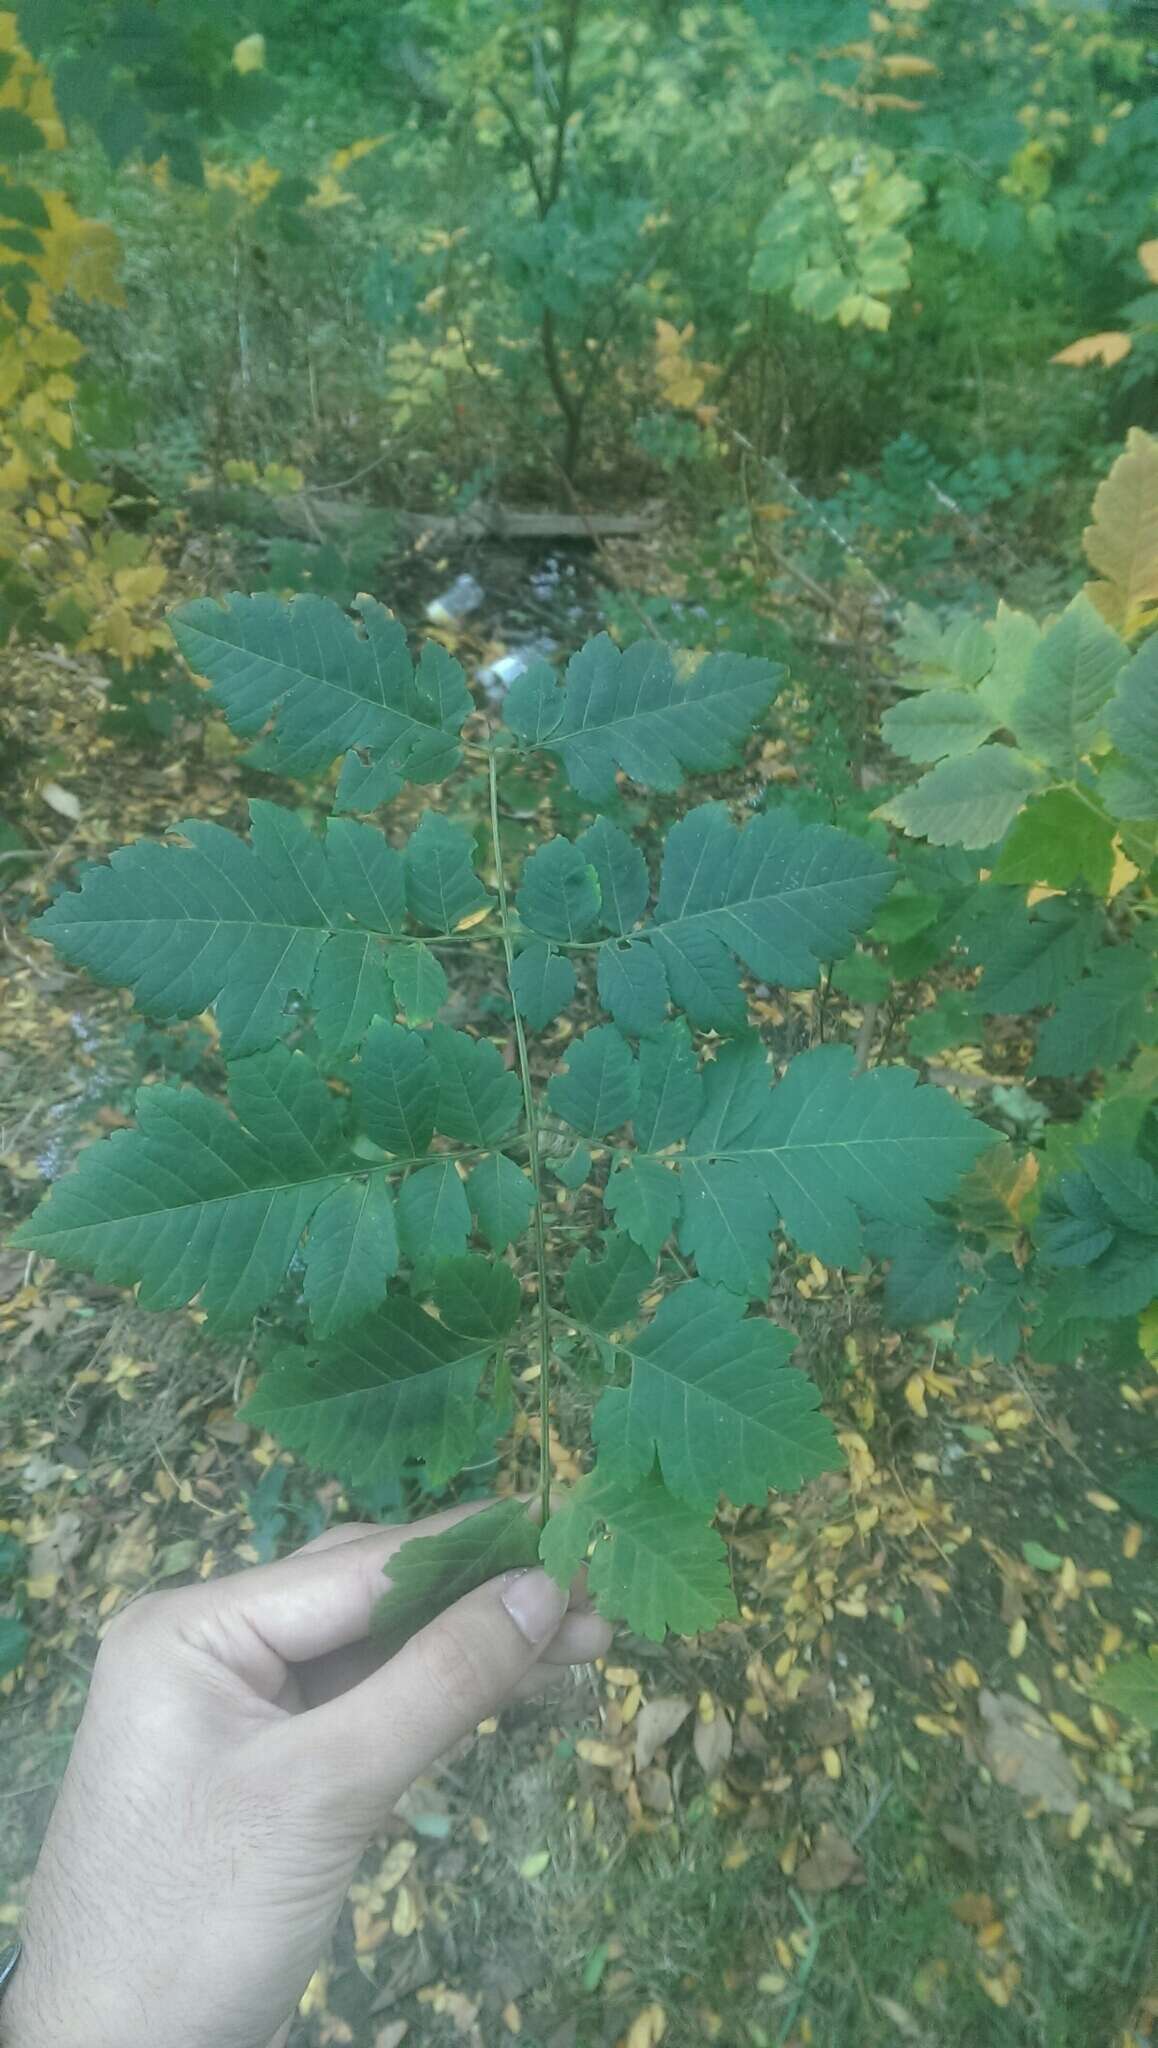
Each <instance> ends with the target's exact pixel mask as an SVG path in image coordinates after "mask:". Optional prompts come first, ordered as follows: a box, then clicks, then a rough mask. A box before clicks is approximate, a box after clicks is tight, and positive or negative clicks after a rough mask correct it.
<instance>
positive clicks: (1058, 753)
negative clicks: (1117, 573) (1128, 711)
mask: <svg viewBox="0 0 1158 2048" xmlns="http://www.w3.org/2000/svg"><path fill="white" fill-rule="evenodd" d="M1126 658H1127V656H1126V649H1125V647H1124V645H1123V643H1122V641H1121V640H1119V638H1118V635H1117V634H1116V633H1115V632H1113V631H1112V630H1111V628H1110V627H1109V626H1107V625H1106V623H1105V621H1104V619H1102V618H1101V616H1100V615H1099V613H1098V612H1097V611H1095V609H1094V607H1093V605H1092V604H1091V603H1090V600H1089V598H1088V597H1087V596H1086V595H1085V593H1084V592H1082V593H1081V594H1080V595H1079V596H1078V597H1075V599H1074V601H1073V603H1072V604H1071V605H1070V606H1069V607H1068V609H1067V610H1066V611H1065V612H1064V613H1063V615H1062V617H1061V618H1060V619H1059V620H1058V623H1057V625H1056V626H1054V627H1052V628H1051V630H1050V631H1049V632H1048V633H1047V634H1046V635H1045V638H1044V639H1043V640H1042V641H1040V642H1039V644H1038V646H1037V647H1036V648H1035V649H1034V651H1033V654H1032V655H1031V657H1030V661H1029V670H1028V674H1027V678H1026V685H1025V690H1024V692H1023V694H1022V695H1021V696H1020V697H1019V698H1018V699H1017V702H1016V703H1015V704H1014V706H1013V709H1012V712H1011V714H1010V724H1011V727H1012V730H1013V735H1014V738H1015V739H1016V741H1017V743H1018V746H1019V747H1021V748H1022V749H1023V750H1024V751H1025V753H1027V754H1028V755H1030V757H1031V758H1032V759H1033V760H1035V761H1042V762H1044V763H1045V765H1046V767H1047V768H1049V769H1051V770H1052V771H1053V773H1054V774H1055V775H1057V776H1060V777H1061V779H1062V780H1063V781H1069V780H1072V779H1073V777H1074V776H1075V775H1076V774H1077V772H1078V765H1079V763H1080V762H1081V760H1082V758H1083V756H1084V755H1086V754H1088V753H1089V750H1090V748H1091V746H1092V745H1093V743H1094V740H1095V739H1096V738H1097V735H1098V732H1099V730H1100V728H1101V727H1102V725H1103V723H1104V714H1105V710H1106V706H1107V704H1108V703H1109V700H1110V697H1111V694H1112V692H1113V688H1114V682H1115V679H1116V677H1117V675H1118V671H1119V670H1120V669H1121V668H1122V666H1123V665H1124V663H1125V661H1126Z"/></svg>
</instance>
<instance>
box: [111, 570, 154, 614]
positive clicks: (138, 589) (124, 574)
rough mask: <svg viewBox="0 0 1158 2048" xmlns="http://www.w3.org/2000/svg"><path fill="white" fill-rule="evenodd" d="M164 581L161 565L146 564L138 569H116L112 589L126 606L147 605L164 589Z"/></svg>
mask: <svg viewBox="0 0 1158 2048" xmlns="http://www.w3.org/2000/svg"><path fill="white" fill-rule="evenodd" d="M166 581H167V575H166V571H165V568H164V565H163V563H160V562H146V563H144V564H143V565H142V567H141V568H139V569H118V570H117V571H116V573H115V575H114V576H113V588H114V589H115V591H116V593H117V596H118V597H120V598H123V600H124V602H125V603H126V604H147V603H148V601H149V599H150V598H151V597H156V596H158V595H159V593H160V592H161V591H162V590H163V589H164V587H165V584H166Z"/></svg>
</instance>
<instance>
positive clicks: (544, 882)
mask: <svg viewBox="0 0 1158 2048" xmlns="http://www.w3.org/2000/svg"><path fill="white" fill-rule="evenodd" d="M600 902H601V894H600V888H599V878H598V876H597V874H596V872H595V869H594V868H593V867H592V866H591V865H590V863H589V862H588V861H586V860H585V859H584V857H583V855H582V853H581V852H580V851H579V848H578V847H577V846H573V845H572V844H571V841H570V840H569V839H548V840H547V841H546V843H545V845H543V846H539V847H536V849H535V851H534V853H532V854H531V856H530V858H529V859H528V860H527V861H526V863H525V864H524V867H523V879H522V885H521V887H520V889H519V893H518V895H517V897H516V899H515V903H516V908H517V909H518V913H519V916H520V917H521V918H522V920H523V923H524V924H525V925H526V927H527V929H528V931H532V932H538V933H539V934H540V936H541V937H543V938H545V939H563V940H567V939H582V938H586V936H587V934H588V933H589V932H590V931H591V929H592V926H593V925H594V924H595V921H596V919H597V918H598V916H599V905H600Z"/></svg>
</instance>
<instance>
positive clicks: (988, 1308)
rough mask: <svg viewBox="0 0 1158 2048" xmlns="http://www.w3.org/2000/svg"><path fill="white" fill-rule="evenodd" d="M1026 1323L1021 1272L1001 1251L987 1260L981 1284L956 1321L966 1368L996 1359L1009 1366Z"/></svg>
mask: <svg viewBox="0 0 1158 2048" xmlns="http://www.w3.org/2000/svg"><path fill="white" fill-rule="evenodd" d="M1027 1320H1028V1316H1027V1308H1026V1301H1025V1292H1024V1286H1023V1282H1022V1277H1021V1273H1020V1271H1019V1269H1018V1267H1017V1266H1016V1264H1015V1263H1014V1261H1013V1260H1012V1259H1011V1258H1009V1257H1008V1255H1007V1254H1005V1253H1004V1252H1002V1253H999V1254H998V1256H997V1257H996V1258H992V1259H990V1261H989V1263H988V1265H987V1266H986V1268H985V1275H984V1280H983V1284H982V1285H981V1287H980V1288H979V1289H978V1291H977V1293H976V1294H971V1295H970V1297H969V1299H968V1301H967V1302H966V1303H965V1306H964V1308H963V1309H962V1310H961V1313H960V1315H959V1316H958V1318H957V1342H958V1344H959V1346H960V1351H961V1357H962V1359H963V1360H964V1363H965V1364H966V1365H970V1364H972V1363H973V1361H974V1360H975V1359H987V1358H996V1359H997V1360H999V1362H1000V1363H1001V1364H1002V1365H1012V1363H1013V1361H1014V1359H1015V1358H1016V1356H1017V1353H1018V1350H1019V1349H1020V1346H1021V1331H1022V1326H1023V1324H1024V1323H1025V1322H1026V1321H1027Z"/></svg>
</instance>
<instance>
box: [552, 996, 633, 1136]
mask: <svg viewBox="0 0 1158 2048" xmlns="http://www.w3.org/2000/svg"><path fill="white" fill-rule="evenodd" d="M638 1099H639V1068H638V1066H637V1064H636V1062H635V1060H634V1059H633V1058H632V1055H631V1050H630V1048H629V1047H628V1046H627V1045H625V1043H624V1041H623V1039H622V1038H621V1037H620V1035H619V1033H618V1031H613V1030H612V1028H611V1026H610V1025H609V1024H600V1025H598V1026H597V1028H596V1029H595V1030H594V1031H588V1032H585V1033H584V1035H583V1037H582V1038H578V1039H576V1040H575V1041H574V1043H573V1044H572V1045H569V1046H568V1048H567V1065H566V1068H565V1069H564V1071H563V1073H561V1074H555V1075H553V1076H552V1078H551V1080H550V1081H549V1082H548V1084H547V1101H548V1103H549V1104H550V1106H551V1108H552V1109H553V1110H554V1112H555V1114H556V1116H561V1117H562V1118H563V1121H564V1123H568V1124H570V1125H571V1127H572V1129H573V1130H576V1131H578V1132H579V1134H580V1136H581V1137H584V1138H602V1137H605V1136H606V1134H607V1133H608V1131H614V1130H617V1129H618V1127H619V1125H620V1124H625V1123H627V1122H628V1120H629V1118H630V1117H631V1116H632V1114H633V1112H634V1110H635V1106H636V1103H637V1101H638Z"/></svg>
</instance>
